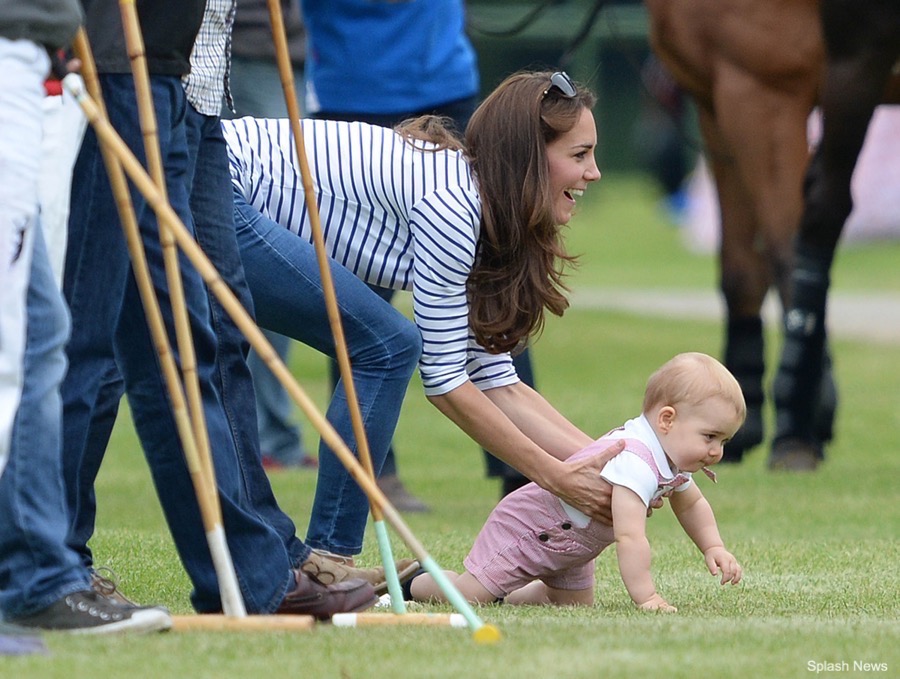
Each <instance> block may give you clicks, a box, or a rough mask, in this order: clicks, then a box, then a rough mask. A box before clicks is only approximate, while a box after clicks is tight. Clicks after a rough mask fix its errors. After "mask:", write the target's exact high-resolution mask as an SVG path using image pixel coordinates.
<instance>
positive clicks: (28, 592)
mask: <svg viewBox="0 0 900 679" xmlns="http://www.w3.org/2000/svg"><path fill="white" fill-rule="evenodd" d="M68 335H69V319H68V312H67V311H66V308H65V304H64V303H63V300H62V295H61V294H60V292H59V288H57V286H56V282H55V281H54V278H53V273H52V271H51V269H50V261H49V259H48V257H47V250H46V246H45V244H44V239H43V234H42V233H41V230H40V228H36V229H35V230H34V253H33V259H32V267H31V279H30V282H29V286H28V326H27V339H26V347H25V357H24V383H23V389H22V399H21V404H20V407H19V409H18V412H17V413H16V418H15V424H14V427H13V432H12V441H11V446H10V457H9V464H8V465H7V468H6V472H5V473H4V474H3V476H2V477H0V516H3V517H4V519H3V521H0V554H3V558H2V559H0V611H2V612H3V615H4V616H5V617H7V618H17V617H21V616H23V615H29V614H31V613H34V612H36V611H39V610H42V609H44V608H46V607H47V606H50V605H51V604H52V603H54V602H55V601H58V600H59V599H61V598H62V597H64V596H66V595H67V594H71V593H73V592H78V591H83V590H86V589H89V584H88V582H89V581H88V573H87V570H86V569H84V568H83V567H82V566H81V562H80V560H79V558H78V555H77V554H76V553H75V552H73V551H72V550H70V549H68V548H67V547H66V545H65V538H66V532H67V530H68V527H69V524H68V520H67V516H68V514H67V511H66V501H65V489H64V487H63V483H62V462H61V457H60V456H61V454H62V446H61V442H60V435H61V420H60V414H61V412H62V404H61V401H60V397H59V384H60V382H61V381H62V378H63V375H64V374H65V372H66V358H65V351H64V348H65V343H66V339H67V338H68Z"/></svg>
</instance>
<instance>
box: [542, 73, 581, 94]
mask: <svg viewBox="0 0 900 679" xmlns="http://www.w3.org/2000/svg"><path fill="white" fill-rule="evenodd" d="M554 87H555V88H556V89H557V90H559V92H560V94H562V95H563V96H564V97H566V99H571V98H573V97H574V96H575V95H576V94H578V91H577V90H576V89H575V83H573V82H572V79H571V78H570V77H569V74H568V73H566V72H565V71H557V72H556V73H554V74H553V75H551V76H550V87H548V88H547V89H546V90H544V93H543V94H542V95H541V99H543V98H544V97H546V96H547V93H548V92H549V91H550V90H552V89H553V88H554Z"/></svg>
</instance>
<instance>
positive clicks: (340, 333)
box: [267, 0, 406, 613]
mask: <svg viewBox="0 0 900 679" xmlns="http://www.w3.org/2000/svg"><path fill="white" fill-rule="evenodd" d="M267 3H268V6H269V20H270V22H271V24H272V37H273V38H274V41H275V57H276V60H277V63H278V73H279V75H280V76H281V87H282V89H283V90H284V100H285V104H286V105H287V112H288V120H290V125H291V136H292V137H293V138H294V150H295V151H296V154H297V161H298V162H299V164H300V175H301V179H302V181H303V195H304V198H305V200H306V210H307V213H308V214H309V226H310V229H311V230H312V234H313V245H315V249H316V259H317V261H318V263H319V274H320V276H321V278H322V292H323V294H324V295H325V309H326V310H327V312H328V320H329V323H330V324H331V333H332V335H333V337H334V346H335V352H336V354H337V363H338V368H339V369H340V374H341V379H342V380H343V383H344V391H345V392H346V395H347V407H348V408H349V409H350V420H351V422H352V424H353V435H354V436H355V437H356V446H357V449H358V450H359V459H360V462H362V465H363V467H364V468H365V470H366V471H367V472H368V474H369V476H370V477H371V478H372V479H373V480H374V479H375V469H374V467H373V466H372V455H371V452H370V451H369V440H368V437H367V436H366V430H365V427H364V426H363V421H362V413H361V412H360V408H359V399H358V398H357V396H356V387H355V386H354V384H353V372H352V370H351V367H350V354H349V352H348V350H347V342H346V340H345V338H344V329H343V326H342V324H341V315H340V311H339V310H338V304H337V295H336V293H335V289H334V281H333V280H332V278H331V269H330V268H329V266H328V252H327V250H326V249H325V237H324V236H323V234H322V225H321V222H320V220H319V210H318V206H317V204H316V196H315V192H314V189H313V185H312V180H311V179H310V172H309V164H308V162H307V159H306V149H305V147H304V142H303V132H302V130H301V129H300V110H299V107H298V106H297V92H296V89H295V86H294V72H293V68H292V67H291V60H290V55H289V53H288V46H287V33H286V32H285V28H284V15H283V14H282V11H281V4H280V1H279V0H267ZM369 509H370V511H371V512H372V525H373V528H374V529H375V536H376V538H377V540H378V551H379V553H380V554H381V562H382V564H383V565H384V575H385V578H386V580H387V586H388V592H389V593H390V595H391V608H392V609H393V611H394V613H405V612H406V604H405V603H404V601H403V592H402V590H401V588H400V579H399V577H398V576H397V565H396V564H395V563H394V555H393V553H392V551H391V541H390V538H389V537H388V533H387V529H386V528H385V525H384V518H383V516H382V512H381V508H380V507H379V506H378V504H377V503H374V502H372V501H371V499H370V501H369Z"/></svg>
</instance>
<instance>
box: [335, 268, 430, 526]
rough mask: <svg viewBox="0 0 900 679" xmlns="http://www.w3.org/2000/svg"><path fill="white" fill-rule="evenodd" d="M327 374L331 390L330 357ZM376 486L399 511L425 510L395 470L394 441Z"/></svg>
mask: <svg viewBox="0 0 900 679" xmlns="http://www.w3.org/2000/svg"><path fill="white" fill-rule="evenodd" d="M369 288H370V289H371V290H372V291H373V292H374V293H375V294H376V295H378V296H379V297H381V299H383V300H384V301H385V302H387V303H388V304H390V303H391V302H392V300H393V299H394V292H395V291H394V290H390V289H388V288H382V287H379V286H377V285H370V286H369ZM329 374H330V377H331V390H332V391H334V387H335V385H336V384H337V382H338V379H340V371H339V370H338V364H337V361H336V360H334V359H332V360H331V361H329ZM378 487H379V488H380V489H381V492H382V493H384V494H385V496H386V497H387V499H388V500H390V503H391V504H392V505H393V506H394V509H396V510H398V511H401V512H427V511H429V508H428V505H426V504H425V503H424V502H422V501H421V500H420V499H419V498H417V497H416V496H414V495H413V494H412V493H410V492H409V490H408V489H407V488H406V485H405V484H404V483H403V481H402V480H401V479H400V475H399V473H398V472H397V455H396V453H395V452H394V442H393V441H391V445H390V446H389V447H388V451H387V455H386V456H385V458H384V464H383V465H382V466H381V473H380V474H379V475H378Z"/></svg>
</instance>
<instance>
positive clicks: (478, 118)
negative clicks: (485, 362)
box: [397, 71, 595, 353]
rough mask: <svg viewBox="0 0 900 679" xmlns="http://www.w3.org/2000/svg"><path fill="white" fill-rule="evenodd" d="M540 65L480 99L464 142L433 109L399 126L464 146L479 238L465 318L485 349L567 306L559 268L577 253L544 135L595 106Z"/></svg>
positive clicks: (522, 336) (520, 339)
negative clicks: (570, 245)
mask: <svg viewBox="0 0 900 679" xmlns="http://www.w3.org/2000/svg"><path fill="white" fill-rule="evenodd" d="M551 75H552V73H551V72H550V71H547V72H520V73H516V74H514V75H511V76H510V77H508V78H507V79H506V80H504V81H503V82H502V83H501V84H500V85H499V86H498V87H497V89H495V90H494V91H493V92H492V93H491V94H490V95H489V96H488V97H487V98H486V99H485V100H484V102H483V103H482V104H481V106H479V107H478V109H477V110H476V111H475V113H474V114H473V115H472V118H471V120H470V121H469V125H468V126H467V127H466V133H465V144H464V145H462V144H460V143H459V140H458V139H457V138H456V137H455V136H454V135H453V133H452V132H451V131H450V130H449V129H447V127H448V125H447V121H445V120H442V119H440V118H436V117H434V116H425V117H423V118H418V119H413V120H410V121H406V122H405V123H403V124H401V125H400V126H398V128H397V129H398V131H399V132H400V133H401V134H403V135H404V136H406V137H407V138H408V139H425V140H428V141H430V142H433V143H436V144H437V147H438V148H451V149H459V148H461V147H462V148H463V149H464V152H465V154H466V157H467V158H468V160H469V164H470V166H471V168H472V171H473V174H474V176H475V181H476V183H477V185H478V192H479V194H480V196H481V205H482V214H481V237H480V239H479V245H478V252H477V255H476V260H475V265H474V267H473V268H472V272H471V273H470V274H469V279H468V284H467V287H468V298H469V325H470V328H471V329H472V332H473V333H474V335H475V339H476V340H477V342H478V343H479V344H480V345H481V346H483V347H484V348H485V349H487V350H488V351H490V352H492V353H502V352H505V351H511V350H514V349H516V348H517V347H519V346H524V344H525V342H526V341H527V340H528V338H529V337H531V336H532V335H535V334H537V333H539V332H540V331H541V329H542V328H543V326H544V312H545V310H547V311H550V312H551V313H553V314H556V315H557V316H561V315H562V314H563V312H564V311H565V310H566V309H567V308H568V306H569V301H568V299H567V298H566V295H565V293H566V292H567V291H568V288H567V287H566V286H565V284H564V283H563V277H564V268H565V265H566V264H567V263H571V262H573V261H574V259H575V258H574V257H572V256H570V255H569V254H568V253H567V252H566V249H565V245H564V244H563V241H562V237H561V235H560V225H559V224H556V222H555V220H554V217H553V198H554V197H553V196H552V195H551V194H550V176H549V167H550V166H549V162H548V160H547V144H549V143H551V142H553V141H554V140H556V139H557V138H559V137H560V136H562V135H563V134H565V133H566V132H568V131H569V130H571V129H572V128H573V127H574V126H575V124H576V123H577V122H578V119H579V116H580V115H581V112H582V110H584V109H585V108H587V109H591V108H593V106H594V101H595V98H594V95H593V94H592V93H591V92H589V91H587V90H585V89H583V88H581V87H578V88H577V92H576V95H575V96H574V97H566V96H565V95H563V94H562V93H561V92H560V91H559V90H558V89H556V88H550V76H551Z"/></svg>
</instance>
